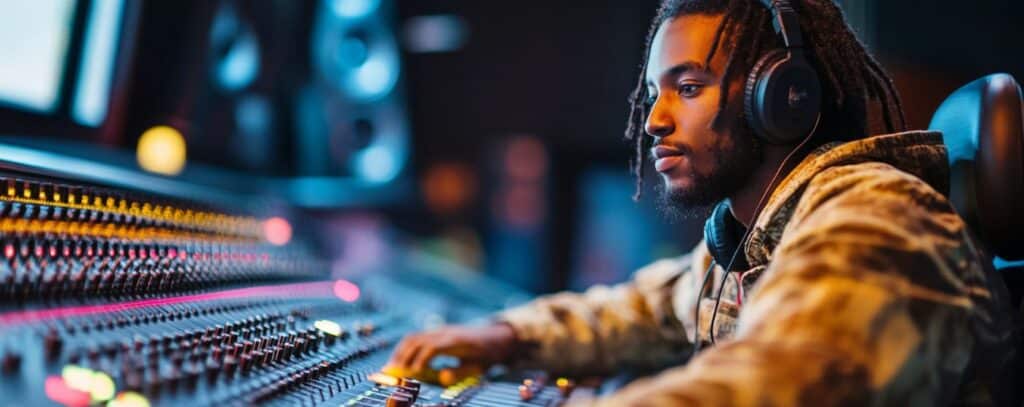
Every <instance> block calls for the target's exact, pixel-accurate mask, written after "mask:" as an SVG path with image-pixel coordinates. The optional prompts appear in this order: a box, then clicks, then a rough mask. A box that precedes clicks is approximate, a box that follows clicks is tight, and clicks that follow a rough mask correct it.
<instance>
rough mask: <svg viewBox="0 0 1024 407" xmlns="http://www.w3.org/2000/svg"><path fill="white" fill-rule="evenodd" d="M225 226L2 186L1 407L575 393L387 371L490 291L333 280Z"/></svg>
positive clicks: (188, 215)
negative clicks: (401, 345)
mask: <svg viewBox="0 0 1024 407" xmlns="http://www.w3.org/2000/svg"><path fill="white" fill-rule="evenodd" d="M229 212H230V211H225V210H222V209H218V208H208V207H201V206H196V205H193V204H190V203H187V202H177V201H168V200H160V199H155V198H152V197H147V196H144V195H141V194H133V193H126V192H122V191H115V190H111V189H104V188H98V187H86V186H77V185H69V184H58V183H52V182H47V181H41V180H38V179H21V178H14V177H5V178H0V250H2V253H0V406H14V405H19V406H20V405H32V406H35V405H61V404H63V405H69V406H87V405H107V406H147V405H188V406H190V407H191V406H208V405H253V404H267V405H332V406H371V405H387V406H442V405H445V406H457V405H466V406H502V405H522V406H549V405H558V404H561V403H562V402H564V400H565V399H566V397H567V396H569V394H570V393H571V392H572V391H573V386H572V383H571V382H570V381H568V380H567V379H564V378H549V377H546V375H544V374H543V373H523V372H506V373H503V374H497V373H496V374H490V375H479V376H470V377H467V378H464V379H461V380H459V381H457V382H455V383H448V384H449V386H447V387H440V386H435V385H432V384H429V383H421V382H418V381H415V380H412V379H408V378H400V377H393V376H387V375H384V374H381V373H378V370H379V369H380V368H381V365H382V364H383V363H384V361H385V360H386V358H387V357H388V355H389V354H390V351H391V349H392V347H393V346H394V345H395V344H396V343H397V341H398V340H399V339H400V338H401V337H402V336H403V335H404V334H406V333H409V332H411V331H413V330H417V329H420V328H422V327H423V323H422V321H423V320H424V319H428V320H429V319H434V320H437V319H440V320H444V321H449V322H451V321H460V320H466V319H469V318H473V317H478V316H482V315H486V314H487V313H488V312H490V311H492V310H493V309H494V308H495V306H499V305H501V304H500V303H495V297H494V296H491V295H488V294H487V290H488V289H491V290H495V289H493V288H487V287H483V286H480V287H473V288H469V289H467V288H466V287H462V288H459V286H458V284H456V283H455V282H448V283H451V284H446V283H445V280H444V278H443V277H436V278H435V280H432V281H430V282H424V281H422V280H423V279H424V278H426V277H424V275H419V274H417V275H416V276H415V277H412V278H408V279H406V278H393V277H388V276H387V275H383V274H382V275H373V276H369V277H365V278H361V279H357V280H356V281H348V280H338V279H330V278H329V272H328V271H327V270H328V267H327V266H326V265H325V264H324V262H322V261H319V260H317V257H316V255H314V254H312V252H311V250H308V249H306V248H305V246H303V245H302V244H301V242H300V241H298V240H301V239H296V240H293V243H291V244H287V245H281V246H277V245H274V244H271V243H270V242H269V241H268V240H267V239H266V238H265V237H264V232H263V225H262V224H261V222H260V221H259V220H258V219H257V218H255V217H251V216H244V215H238V214H231V213H229ZM417 279H420V280H417ZM481 284H483V283H481ZM484 285H486V284H484ZM497 291H500V290H497ZM482 298H487V300H483V299H482ZM488 300H489V301H491V303H487V301H488Z"/></svg>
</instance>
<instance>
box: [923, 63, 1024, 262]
mask: <svg viewBox="0 0 1024 407" xmlns="http://www.w3.org/2000/svg"><path fill="white" fill-rule="evenodd" d="M928 127H929V128H930V129H932V130H938V131H941V132H942V134H943V139H944V141H945V143H946V148H947V149H948V150H949V163H950V166H951V168H952V174H951V175H952V179H951V185H950V186H951V188H950V201H952V202H953V205H954V206H956V208H957V211H958V212H959V213H960V215H961V216H963V217H964V219H965V220H966V221H967V223H968V224H969V225H970V227H971V228H972V229H973V230H974V232H975V233H976V234H977V235H978V236H979V237H980V238H981V241H982V242H983V243H984V244H985V246H986V248H987V249H988V251H989V252H990V253H991V254H993V255H995V256H999V257H1000V258H1002V259H1006V260H1024V97H1022V93H1021V88H1020V85H1019V84H1018V83H1017V81H1016V80H1015V79H1014V78H1013V77H1012V76H1010V75H1008V74H993V75H989V76H986V77H983V78H981V79H978V80H975V81H974V82H971V83H969V84H967V85H965V86H963V87H961V88H960V89H957V90H956V91H955V92H953V94H951V95H950V96H949V97H948V98H946V100H945V101H944V102H943V103H942V105H941V106H939V109H938V110H936V112H935V115H934V116H933V117H932V122H931V124H930V125H929V126H928Z"/></svg>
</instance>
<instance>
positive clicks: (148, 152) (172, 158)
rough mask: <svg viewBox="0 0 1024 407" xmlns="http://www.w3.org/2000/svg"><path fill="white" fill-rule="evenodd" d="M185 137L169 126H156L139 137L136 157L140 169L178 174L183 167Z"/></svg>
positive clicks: (165, 173) (164, 173)
mask: <svg viewBox="0 0 1024 407" xmlns="http://www.w3.org/2000/svg"><path fill="white" fill-rule="evenodd" d="M185 150H186V148H185V137H183V136H182V135H181V132H179V131H178V130H175V129H174V128H173V127H170V126H156V127H153V128H151V129H149V130H146V132H145V133H142V137H140V138H139V145H138V148H137V150H136V159H138V161H139V166H140V167H142V169H144V170H146V171H149V172H153V173H157V174H163V175H178V174H179V173H181V170H182V169H184V168H185V155H186V153H185Z"/></svg>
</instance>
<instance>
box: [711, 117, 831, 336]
mask: <svg viewBox="0 0 1024 407" xmlns="http://www.w3.org/2000/svg"><path fill="white" fill-rule="evenodd" d="M820 123H821V115H820V114H819V115H818V118H817V119H815V120H814V127H812V128H811V132H810V133H808V134H807V137H804V139H803V141H801V142H800V144H797V146H796V147H794V148H793V150H792V151H790V152H789V154H787V155H786V158H784V159H783V160H782V163H781V164H779V167H778V168H776V169H775V175H772V180H771V182H769V183H768V187H767V188H765V189H764V192H762V193H761V198H760V199H758V200H757V206H755V207H754V217H753V218H751V223H752V224H751V225H750V226H749V227H747V230H746V231H745V232H743V238H742V239H740V244H739V246H737V247H736V250H735V251H733V252H732V257H731V258H730V259H729V265H728V266H727V267H726V268H725V275H724V276H722V283H721V284H719V286H718V293H717V295H716V298H715V308H714V309H713V310H712V312H711V325H710V326H708V336H709V337H710V338H711V344H714V343H715V319H717V317H718V306H719V305H720V304H721V303H722V290H724V289H725V280H726V279H728V277H729V273H732V272H733V270H732V266H733V263H735V262H736V256H737V255H739V254H740V252H741V251H743V246H744V245H746V243H747V239H748V238H749V237H750V232H751V231H752V230H754V225H753V222H756V221H757V217H758V216H760V215H761V211H762V210H763V209H764V207H763V205H764V204H765V203H766V202H765V199H766V198H767V197H768V194H770V193H771V192H772V191H773V190H774V187H775V181H777V180H778V178H779V174H781V173H782V169H783V168H786V164H788V163H789V160H790V159H791V158H793V155H794V154H796V152H797V151H800V150H801V149H803V148H804V145H806V144H807V142H808V141H810V140H811V138H812V137H814V133H816V132H817V131H818V124H820ZM712 264H714V263H713V262H712ZM740 283H742V282H740ZM738 284H739V283H738ZM701 294H703V293H701ZM697 303H698V305H699V304H700V301H699V300H698V301H697ZM699 312H700V307H698V313H699ZM698 328H699V327H698Z"/></svg>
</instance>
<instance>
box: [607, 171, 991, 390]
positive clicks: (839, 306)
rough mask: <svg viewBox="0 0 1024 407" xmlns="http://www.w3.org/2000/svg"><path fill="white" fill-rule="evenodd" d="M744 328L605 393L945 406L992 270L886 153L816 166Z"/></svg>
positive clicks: (938, 199)
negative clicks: (884, 159) (682, 361)
mask: <svg viewBox="0 0 1024 407" xmlns="http://www.w3.org/2000/svg"><path fill="white" fill-rule="evenodd" d="M793 210H794V212H793V216H792V218H791V221H790V222H789V224H788V225H787V226H786V228H785V230H784V231H783V233H782V237H781V240H780V241H779V245H778V246H777V247H776V249H775V251H774V252H773V258H772V259H771V264H770V265H769V267H768V270H767V271H766V272H765V274H764V275H763V277H762V278H761V281H759V282H758V286H756V287H755V288H754V291H753V292H752V293H751V296H750V298H749V299H748V301H747V303H746V304H745V307H744V309H743V310H742V312H741V314H740V317H739V321H738V326H737V331H736V336H735V337H733V338H732V339H731V340H729V341H720V342H719V343H718V344H717V345H715V346H714V347H712V348H710V349H707V350H706V351H704V352H703V353H701V354H700V355H698V356H697V357H695V358H694V359H693V360H692V361H691V362H690V363H689V364H687V365H686V366H683V367H679V368H675V369H672V370H669V371H666V372H664V373H662V374H661V375H659V376H656V377H654V378H652V379H648V380H645V381H641V382H635V383H633V384H631V385H630V386H627V387H626V388H625V389H623V391H621V392H619V393H616V394H615V395H613V397H611V398H608V399H604V400H599V401H598V404H599V405H602V406H631V405H644V406H688V405H702V406H704V405H715V406H764V405H774V406H787V405H815V406H827V405H929V406H931V405H941V404H944V403H948V402H949V401H950V400H951V399H952V397H953V396H954V395H955V394H956V391H957V389H958V386H959V385H960V380H961V376H962V373H963V372H964V370H965V369H966V366H967V364H968V360H969V359H970V354H971V351H972V348H973V346H974V344H973V342H972V341H973V339H972V338H973V336H972V335H971V326H970V325H971V322H970V321H971V319H972V318H974V317H978V318H981V319H984V318H986V316H985V315H983V312H982V311H981V310H983V309H985V308H986V307H985V306H984V304H985V303H986V302H987V301H989V300H990V295H991V294H990V288H991V287H987V286H986V284H987V283H989V282H990V280H987V279H986V278H985V277H984V271H983V269H982V267H981V262H980V259H979V257H978V254H977V251H976V250H975V249H974V248H973V247H972V244H971V243H970V238H969V237H968V236H967V234H966V232H965V228H964V225H963V222H962V220H961V219H960V218H959V217H958V216H957V215H956V213H955V212H954V211H953V210H952V209H951V207H950V205H949V204H948V202H947V201H946V200H945V198H944V197H942V196H941V195H940V194H939V193H937V192H936V191H935V190H933V189H932V188H930V187H929V186H927V185H926V184H924V183H923V182H922V181H920V180H918V179H917V178H913V177H911V176H909V175H907V174H905V173H902V172H900V171H896V170H895V169H892V168H891V167H888V166H886V165H884V164H877V163H871V164H860V165H856V166H847V167H835V168H833V169H829V170H827V171H825V172H822V173H821V174H819V176H816V177H815V179H814V180H812V181H811V184H810V185H809V186H808V187H807V190H806V192H805V193H804V195H803V196H802V197H801V198H800V201H799V203H798V204H796V206H795V207H794V209H793Z"/></svg>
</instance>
